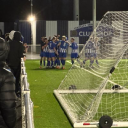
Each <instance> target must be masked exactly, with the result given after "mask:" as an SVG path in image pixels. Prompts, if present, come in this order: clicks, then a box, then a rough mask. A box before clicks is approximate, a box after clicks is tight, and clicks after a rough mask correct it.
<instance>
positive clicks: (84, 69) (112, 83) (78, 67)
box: [66, 61, 121, 86]
mask: <svg viewBox="0 0 128 128" xmlns="http://www.w3.org/2000/svg"><path fill="white" fill-rule="evenodd" d="M66 62H68V63H70V64H72V63H71V62H69V61H66ZM75 66H76V67H78V68H80V67H79V66H77V65H76V64H75ZM82 69H83V70H85V71H87V72H89V73H91V74H93V75H95V76H97V77H99V78H101V79H103V80H105V79H106V78H104V77H102V76H100V75H98V74H95V73H94V72H91V71H89V70H87V69H85V68H82ZM108 82H110V83H112V84H114V85H119V84H117V83H115V82H113V81H111V80H108ZM119 86H121V85H119Z"/></svg>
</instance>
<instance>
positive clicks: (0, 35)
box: [0, 29, 2, 37]
mask: <svg viewBox="0 0 128 128" xmlns="http://www.w3.org/2000/svg"><path fill="white" fill-rule="evenodd" d="M0 37H2V30H1V29H0Z"/></svg>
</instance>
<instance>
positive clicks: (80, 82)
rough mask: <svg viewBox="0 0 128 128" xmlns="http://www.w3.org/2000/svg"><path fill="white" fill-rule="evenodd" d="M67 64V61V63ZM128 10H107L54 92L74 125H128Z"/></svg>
mask: <svg viewBox="0 0 128 128" xmlns="http://www.w3.org/2000/svg"><path fill="white" fill-rule="evenodd" d="M69 63H70V62H69ZM127 67H128V12H127V11H121V12H107V13H106V14H105V15H104V16H103V18H102V19H101V21H100V22H99V24H98V25H97V27H96V29H95V30H94V32H93V33H92V34H91V36H90V38H89V40H88V41H87V42H86V44H85V45H84V46H83V49H82V50H81V52H80V53H79V58H78V59H77V60H76V62H75V64H74V65H72V67H71V69H70V70H69V72H68V74H67V75H66V76H65V78H64V79H63V80H62V82H61V84H60V86H59V87H58V89H57V90H54V94H55V96H56V97H57V99H58V101H59V102H60V104H61V105H62V107H63V109H64V110H65V112H66V114H67V115H68V117H69V119H70V120H71V122H72V123H73V126H74V127H88V128H89V127H96V125H98V124H99V119H100V117H102V116H103V115H108V116H110V117H111V118H112V119H113V126H112V127H120V126H121V127H128V68H127Z"/></svg>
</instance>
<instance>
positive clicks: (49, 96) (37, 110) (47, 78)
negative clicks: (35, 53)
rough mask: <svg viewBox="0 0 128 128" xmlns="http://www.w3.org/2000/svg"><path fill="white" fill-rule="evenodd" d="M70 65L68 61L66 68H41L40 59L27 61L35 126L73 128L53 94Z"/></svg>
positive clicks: (42, 127) (37, 127) (36, 127)
mask: <svg viewBox="0 0 128 128" xmlns="http://www.w3.org/2000/svg"><path fill="white" fill-rule="evenodd" d="M70 66H71V65H70V64H69V63H66V70H57V69H39V68H38V67H39V60H27V61H26V67H27V73H28V81H29V83H30V89H31V98H32V101H33V102H34V120H35V121H34V122H35V128H72V126H71V124H70V123H69V121H68V119H67V118H66V116H65V114H64V111H63V110H62V109H61V107H60V106H59V104H58V102H57V100H56V99H55V97H54V95H53V90H55V89H57V88H58V86H59V84H60V82H61V80H63V78H64V76H65V75H66V74H67V72H68V70H69V68H70Z"/></svg>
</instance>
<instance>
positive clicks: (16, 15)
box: [0, 0, 128, 21]
mask: <svg viewBox="0 0 128 128" xmlns="http://www.w3.org/2000/svg"><path fill="white" fill-rule="evenodd" d="M33 4H34V6H33V9H34V13H35V15H36V18H37V20H73V0H33ZM127 10H128V0H97V20H100V19H101V18H102V16H103V15H104V13H105V12H107V11H127ZM29 14H30V1H28V0H0V21H16V20H26V19H27V17H28V15H29ZM80 20H92V0H80Z"/></svg>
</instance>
